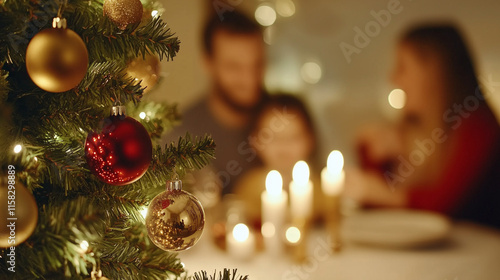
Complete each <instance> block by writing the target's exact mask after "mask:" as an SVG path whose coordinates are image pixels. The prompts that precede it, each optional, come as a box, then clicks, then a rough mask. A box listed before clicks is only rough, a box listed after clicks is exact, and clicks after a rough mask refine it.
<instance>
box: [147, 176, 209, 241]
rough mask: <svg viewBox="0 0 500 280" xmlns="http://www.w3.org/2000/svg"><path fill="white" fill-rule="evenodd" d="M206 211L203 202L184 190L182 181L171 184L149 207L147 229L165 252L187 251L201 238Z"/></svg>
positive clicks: (169, 183)
mask: <svg viewBox="0 0 500 280" xmlns="http://www.w3.org/2000/svg"><path fill="white" fill-rule="evenodd" d="M204 226H205V212H204V211H203V207H202V206H201V203H200V201H199V200H198V199H197V198H196V197H194V196H193V195H192V194H190V193H187V192H185V191H183V190H182V182H181V181H179V180H174V181H170V182H168V183H167V190H166V191H164V192H162V193H160V194H159V195H157V196H156V197H155V198H154V199H153V201H151V204H150V205H149V208H148V214H147V216H146V228H147V230H148V235H149V238H150V239H151V241H153V243H154V244H155V245H156V246H158V247H159V248H160V249H163V250H165V251H183V250H186V249H189V248H191V247H192V246H193V245H195V244H196V242H198V240H199V239H200V237H201V235H202V233H203V228H204Z"/></svg>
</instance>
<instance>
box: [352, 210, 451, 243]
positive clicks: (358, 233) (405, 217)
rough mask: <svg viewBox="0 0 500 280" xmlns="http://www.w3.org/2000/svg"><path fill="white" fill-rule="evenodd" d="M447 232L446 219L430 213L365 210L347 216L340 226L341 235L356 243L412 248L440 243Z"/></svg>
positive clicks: (447, 223) (448, 229) (448, 226)
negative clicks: (341, 228) (341, 227)
mask: <svg viewBox="0 0 500 280" xmlns="http://www.w3.org/2000/svg"><path fill="white" fill-rule="evenodd" d="M450 229H451V222H450V220H449V219H447V218H446V217H445V216H442V215H440V214H436V213H432V212H425V211H414V210H369V211H362V212H358V213H356V214H354V215H352V216H350V217H347V218H346V219H345V220H344V224H343V236H344V238H345V239H346V240H349V241H352V242H356V243H360V244H366V245H373V246H384V247H392V248H415V247H425V246H431V245H436V244H438V243H440V242H442V241H444V240H445V239H446V238H447V237H448V235H449V232H450Z"/></svg>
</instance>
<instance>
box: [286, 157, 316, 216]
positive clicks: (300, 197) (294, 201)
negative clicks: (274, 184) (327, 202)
mask: <svg viewBox="0 0 500 280" xmlns="http://www.w3.org/2000/svg"><path fill="white" fill-rule="evenodd" d="M292 178H293V180H292V182H291V183H290V207H291V210H290V212H291V214H292V218H293V219H308V218H310V217H311V215H312V204H313V184H312V182H311V181H310V180H309V166H308V165H307V163H306V162H305V161H299V162H297V163H296V164H295V166H294V167H293V173H292Z"/></svg>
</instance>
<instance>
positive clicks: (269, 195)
mask: <svg viewBox="0 0 500 280" xmlns="http://www.w3.org/2000/svg"><path fill="white" fill-rule="evenodd" d="M287 200H288V195H287V193H286V192H285V191H283V179H282V178H281V174H280V173H279V172H278V171H276V170H272V171H270V172H269V173H268V174H267V177H266V190H265V191H263V192H262V195H261V201H262V235H263V236H264V242H265V243H264V244H265V247H266V250H267V251H270V252H273V253H277V254H279V253H281V252H282V250H283V246H282V241H281V233H282V231H283V225H284V223H285V219H286V208H287Z"/></svg>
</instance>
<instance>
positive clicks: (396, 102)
mask: <svg viewBox="0 0 500 280" xmlns="http://www.w3.org/2000/svg"><path fill="white" fill-rule="evenodd" d="M387 100H388V101H389V105H391V107H392V108H394V109H402V108H403V107H404V106H405V104H406V92H404V91H403V90H402V89H399V88H397V89H393V90H392V91H391V93H389V96H388V97H387Z"/></svg>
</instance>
